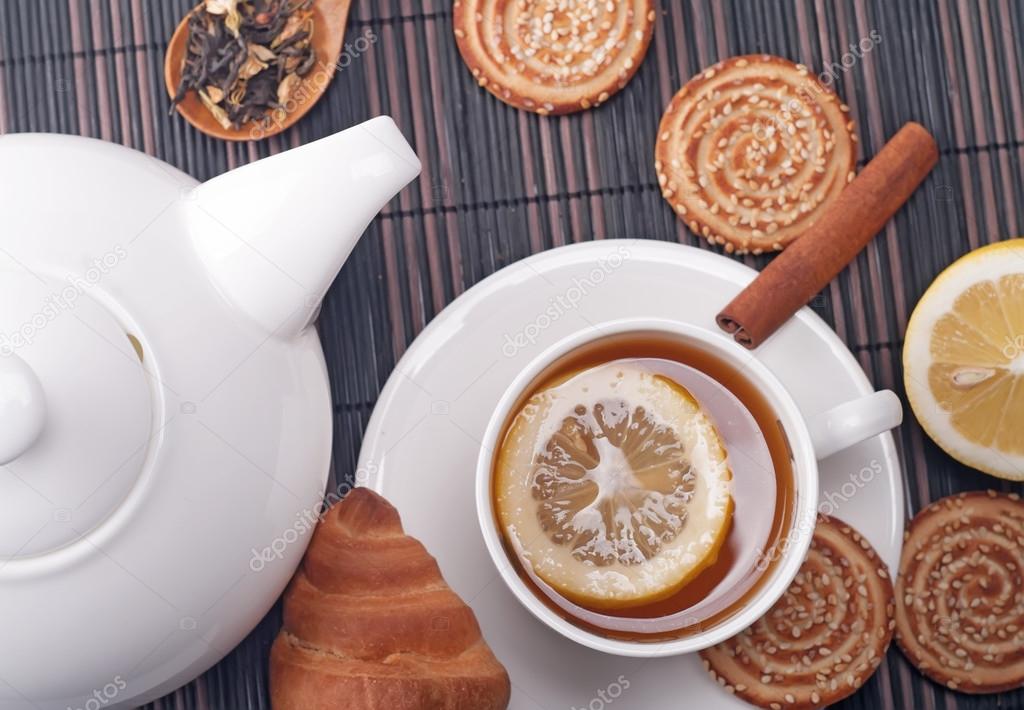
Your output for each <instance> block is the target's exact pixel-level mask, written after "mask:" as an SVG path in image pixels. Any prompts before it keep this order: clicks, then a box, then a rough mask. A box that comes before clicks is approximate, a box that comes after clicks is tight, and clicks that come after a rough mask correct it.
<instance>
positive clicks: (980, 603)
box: [896, 491, 1024, 693]
mask: <svg viewBox="0 0 1024 710" xmlns="http://www.w3.org/2000/svg"><path fill="white" fill-rule="evenodd" d="M1021 590H1024V502H1022V501H1021V499H1020V496H1019V495H1017V494H1016V493H1011V494H1005V493H996V492H995V491H975V492H973V493H961V494H959V495H955V496H949V497H948V498H943V499H941V500H938V501H936V502H934V503H932V504H931V505H929V506H928V507H927V508H925V509H924V510H922V511H921V512H920V513H918V514H917V516H916V517H915V518H914V520H913V521H912V522H911V523H910V527H909V528H908V530H907V534H906V541H905V543H904V546H903V557H902V559H901V560H900V576H899V580H898V581H897V583H896V642H897V644H898V645H899V647H900V648H901V649H903V653H905V654H906V656H907V657H908V658H909V659H910V661H911V662H912V663H913V664H914V665H915V666H917V669H918V670H919V671H921V672H922V673H924V674H925V675H926V676H928V677H929V678H931V679H932V680H934V681H936V682H937V683H942V684H943V685H945V686H946V687H947V688H950V689H951V690H959V691H961V692H964V693H995V692H998V691H1003V690H1010V689H1011V688H1019V687H1021V686H1024V593H1022V591H1021Z"/></svg>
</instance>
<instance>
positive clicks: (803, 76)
mask: <svg viewBox="0 0 1024 710" xmlns="http://www.w3.org/2000/svg"><path fill="white" fill-rule="evenodd" d="M848 113H849V107H847V106H846V105H845V104H843V103H841V102H840V100H839V98H838V97H837V96H836V95H835V94H834V93H832V92H831V91H830V90H828V89H827V88H825V86H823V85H822V84H821V82H819V81H818V79H817V77H815V76H814V75H813V74H811V73H810V72H809V71H808V70H807V67H805V66H803V65H800V64H794V63H793V62H790V61H788V60H786V59H780V58H779V57H772V56H768V55H756V56H755V55H751V56H744V57H733V58H732V59H728V60H726V61H724V62H719V63H718V64H715V65H714V66H712V67H710V68H709V69H706V70H705V71H704V72H702V73H701V74H698V75H697V76H695V77H694V78H693V79H691V80H690V81H689V82H688V83H687V84H686V86H684V87H683V88H682V89H681V90H680V91H679V93H678V94H676V95H675V97H674V98H673V99H672V102H671V103H670V104H669V107H668V111H666V113H665V116H664V117H663V118H662V119H661V128H660V129H659V131H658V144H657V147H656V149H655V170H656V171H657V174H658V182H659V183H660V185H661V191H662V194H663V195H664V196H665V199H666V200H668V202H669V204H671V205H672V207H673V209H675V211H676V213H677V214H678V215H679V217H680V219H682V220H683V221H684V222H686V224H687V225H689V227H690V229H692V230H693V231H694V232H695V233H697V234H698V235H700V236H703V237H704V238H706V239H707V240H708V241H709V242H711V243H712V244H722V245H724V246H725V250H726V251H728V252H733V251H735V252H738V253H741V254H742V253H746V252H753V253H755V254H760V253H762V252H765V251H770V250H776V251H777V250H780V249H783V248H784V247H785V246H786V245H787V244H789V243H790V242H792V241H793V240H794V239H796V238H797V237H799V236H800V235H801V234H803V232H804V231H805V230H806V229H807V228H808V227H809V226H810V225H811V224H813V223H814V221H815V220H816V219H817V218H818V216H819V215H820V214H821V211H822V209H823V208H824V207H825V206H826V205H827V204H828V203H829V202H830V201H831V200H833V199H834V198H835V197H836V196H837V195H838V194H839V193H840V191H842V189H843V187H845V186H846V184H847V183H848V182H850V181H851V180H853V176H854V166H855V165H856V158H857V150H856V145H855V144H856V140H857V137H856V135H855V134H854V131H853V128H854V126H853V122H852V121H851V120H850V119H849V117H848V115H847V114H848Z"/></svg>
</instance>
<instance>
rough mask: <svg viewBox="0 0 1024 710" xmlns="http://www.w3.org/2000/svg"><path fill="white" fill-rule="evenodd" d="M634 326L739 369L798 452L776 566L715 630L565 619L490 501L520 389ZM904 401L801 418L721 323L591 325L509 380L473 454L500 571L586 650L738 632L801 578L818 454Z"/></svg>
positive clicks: (863, 435)
mask: <svg viewBox="0 0 1024 710" xmlns="http://www.w3.org/2000/svg"><path fill="white" fill-rule="evenodd" d="M629 334H635V335H637V336H640V337H643V336H650V335H655V336H657V337H659V338H668V339H674V340H676V341H682V342H683V343H685V344H686V345H687V346H689V347H691V348H698V349H700V350H703V351H705V352H707V353H709V354H711V355H713V356H714V357H716V358H717V359H719V360H721V361H723V362H725V363H726V364H728V365H730V366H732V367H733V368H735V369H736V370H738V371H741V372H742V373H743V375H744V377H745V378H746V379H748V380H749V381H750V383H751V384H753V385H754V386H756V387H757V388H758V390H759V391H760V393H761V395H762V396H763V397H764V398H765V400H767V402H768V404H769V406H770V407H771V409H772V410H773V412H774V413H775V414H776V416H777V417H778V421H779V425H780V426H781V428H782V430H783V432H784V433H785V435H786V437H787V439H788V442H789V446H790V449H791V452H792V469H793V478H794V481H793V488H794V493H795V496H794V497H795V500H794V502H793V510H792V520H793V523H792V526H791V528H790V529H789V531H788V532H787V533H786V534H785V541H784V542H785V544H783V545H781V546H780V547H779V555H780V557H779V559H778V560H777V561H776V563H775V564H773V565H771V566H770V567H769V568H768V569H767V571H766V572H765V574H767V575H769V578H768V579H766V580H764V581H763V582H762V583H761V584H760V586H759V588H758V590H757V591H756V592H755V593H754V595H753V596H751V597H750V598H749V600H748V601H747V602H746V603H745V605H744V606H743V607H742V608H741V609H740V610H739V611H737V612H736V613H735V614H733V615H732V616H730V617H728V618H726V619H725V620H723V621H721V622H720V623H718V624H717V625H713V626H710V627H709V628H700V629H699V630H695V631H689V632H688V633H687V634H686V635H685V636H682V637H681V638H677V639H671V640H658V641H625V640H619V639H616V638H609V637H606V636H603V635H601V634H599V633H594V632H591V631H588V630H586V629H584V628H581V627H580V626H577V625H575V624H573V623H572V622H570V621H568V620H566V619H565V618H563V617H562V616H560V615H559V614H558V613H556V612H555V611H553V610H552V609H551V608H550V607H549V606H548V605H547V604H545V603H544V602H543V601H542V600H541V599H540V598H538V597H537V595H536V593H535V592H534V591H533V590H532V589H530V587H529V586H528V585H527V584H526V583H525V582H524V581H523V579H522V578H521V577H520V576H519V574H518V572H517V571H516V568H515V566H514V565H513V564H512V561H511V560H510V559H509V556H508V553H507V552H506V548H505V545H504V544H503V542H502V533H501V531H500V530H499V529H498V525H497V520H496V516H495V513H494V509H493V500H494V497H493V495H492V483H493V467H494V456H495V454H496V453H497V450H498V447H499V446H500V445H501V440H500V438H501V436H502V433H503V431H504V429H505V426H506V424H507V422H508V421H509V419H510V418H511V417H512V416H513V415H514V414H515V409H516V408H517V406H519V404H520V402H521V399H522V397H523V395H524V394H525V393H527V392H529V391H530V389H531V388H532V387H533V386H534V385H535V383H536V382H537V381H538V379H539V378H540V377H541V376H542V375H543V374H544V373H545V371H546V370H548V368H550V367H551V366H552V365H553V364H555V363H556V362H557V361H559V360H560V359H561V358H563V357H564V356H566V355H568V354H569V353H572V352H573V351H576V350H577V349H579V348H582V347H584V346H587V345H591V344H593V343H596V342H599V341H601V340H604V339H606V338H611V337H616V336H623V335H629ZM902 420H903V409H902V405H901V404H900V401H899V398H898V397H897V396H896V395H895V394H894V393H893V392H891V391H889V390H885V391H882V392H875V393H873V394H870V395H867V396H866V397H863V398H861V399H857V400H853V401H851V402H847V403H845V404H842V405H840V406H838V407H835V408H834V409H832V410H830V411H828V412H824V413H821V414H819V415H816V416H814V417H813V419H808V418H805V416H804V414H802V413H801V412H800V410H799V409H798V408H797V406H796V403H795V402H794V401H793V398H792V397H791V396H790V395H789V392H787V391H786V389H785V387H783V385H782V383H780V382H779V380H778V379H777V378H776V377H775V375H773V374H772V373H771V372H770V371H769V370H768V368H766V367H765V366H764V365H763V364H761V362H760V361H759V360H757V358H756V357H754V355H753V354H751V353H750V352H749V351H748V350H746V349H744V348H743V347H741V346H740V345H738V344H736V343H735V342H734V341H733V340H732V339H731V338H729V337H727V336H725V335H724V334H722V333H719V332H717V331H710V330H705V329H702V328H698V327H695V326H692V325H687V324H684V323H677V322H674V321H669V320H660V319H659V320H653V319H627V320H618V321H612V322H608V323H603V324H600V325H597V326H595V327H593V328H588V329H587V330H585V331H580V332H577V333H575V334H573V335H570V336H568V337H567V338H565V339H563V340H562V341H560V342H558V343H556V344H555V345H553V346H551V347H550V348H548V349H547V350H545V351H544V352H543V353H541V354H540V355H539V356H538V357H537V358H535V359H534V360H533V361H532V362H531V363H530V364H529V365H528V366H527V367H526V368H525V369H524V370H523V371H522V372H521V373H520V374H519V376H518V377H516V379H515V380H514V381H513V382H512V384H511V385H509V387H508V389H507V390H506V391H505V394H504V395H503V396H502V398H501V400H500V401H499V402H498V405H497V407H496V409H495V411H494V413H493V415H492V416H491V419H490V422H489V423H488V425H487V429H486V430H485V432H484V438H483V446H482V447H481V450H480V456H479V458H478V460H477V470H476V504H477V514H478V517H479V521H480V529H481V531H482V532H483V536H484V542H485V543H486V545H487V550H488V552H489V553H490V555H491V558H492V559H493V560H494V563H495V565H496V566H497V567H498V571H499V572H500V573H501V577H502V579H504V580H505V584H507V585H508V587H509V589H511V590H512V593H513V594H515V596H516V598H518V599H519V601H520V602H521V603H522V604H523V606H525V607H526V608H527V609H528V610H529V611H530V612H531V613H532V614H533V615H534V616H536V617H537V618H538V619H540V620H541V621H542V622H544V623H545V624H547V625H548V626H550V627H551V628H552V629H554V630H555V631H557V632H558V633H560V634H562V635H563V636H565V637H566V638H568V639H571V640H573V641H575V642H577V643H580V644H582V645H584V646H587V647H589V648H593V649H596V650H598V651H604V652H606V653H612V654H616V655H620V656H637V657H658V656H674V655H679V654H683V653H691V652H693V651H699V650H701V649H704V648H707V647H709V646H713V645H715V644H716V643H719V642H721V641H723V640H725V639H728V638H730V637H732V636H735V635H736V634H737V633H739V632H740V631H742V630H743V629H745V628H747V627H748V626H750V625H751V624H752V623H754V622H755V621H757V619H759V618H760V617H761V616H763V615H764V614H765V613H766V612H767V611H768V610H769V609H770V608H771V606H772V605H773V604H774V603H775V602H776V601H777V600H778V599H779V597H781V596H782V594H783V593H784V592H785V591H786V589H787V588H788V587H789V584H790V582H792V580H793V578H794V577H795V576H796V573H797V571H798V570H799V568H800V565H801V564H802V562H803V559H804V557H805V555H806V553H807V550H808V548H809V546H810V543H811V536H812V534H813V530H814V520H815V515H816V512H817V511H816V507H817V503H818V460H820V459H824V458H826V457H828V456H830V455H832V454H834V453H836V452H838V451H841V450H843V449H846V448H849V447H850V446H853V445H854V444H857V443H859V442H861V441H864V440H865V439H868V438H870V437H872V436H877V435H878V434H881V433H883V432H885V431H888V430H889V429H892V428H894V427H896V426H899V425H900V423H901V422H902Z"/></svg>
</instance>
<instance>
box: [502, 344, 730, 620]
mask: <svg viewBox="0 0 1024 710" xmlns="http://www.w3.org/2000/svg"><path fill="white" fill-rule="evenodd" d="M731 480H732V472H731V471H730V469H729V465H728V461H727V456H726V450H725V446H724V445H723V443H722V441H721V438H720V437H719V434H718V431H717V430H716V428H715V426H714V424H713V423H712V421H711V419H710V418H709V417H708V415H707V414H706V413H705V412H704V410H703V409H702V408H701V407H700V405H699V404H698V403H697V401H696V400H695V399H694V398H693V396H692V395H691V394H690V393H689V392H688V391H687V390H686V389H685V388H684V387H682V386H681V385H679V384H677V383H675V382H673V381H672V380H670V379H668V378H667V377H664V376H662V375H659V374H656V373H652V372H649V371H647V370H646V369H643V368H641V367H639V366H638V365H636V364H635V363H630V362H629V361H617V362H612V363H608V364H605V365H600V366H598V367H594V368H590V369H587V370H584V371H582V372H578V373H576V374H574V375H572V376H570V377H568V378H567V379H563V380H562V381H560V382H555V383H553V384H551V385H548V386H546V387H544V388H543V389H541V390H540V391H539V392H537V393H536V394H534V395H533V396H532V397H531V398H530V399H529V401H527V402H526V404H525V405H524V406H523V407H522V408H521V410H520V411H519V412H518V413H517V414H516V416H515V418H514V419H513V421H512V423H511V426H510V427H509V430H508V433H507V434H506V436H505V439H504V441H503V442H502V446H501V450H500V452H499V454H498V459H497V465H496V470H495V492H496V495H495V503H496V507H497V513H498V520H499V522H500V524H501V527H502V529H503V530H504V532H505V535H506V539H507V540H508V541H509V542H510V544H511V545H512V547H513V548H515V550H516V552H517V554H518V555H519V557H520V559H521V560H522V561H523V563H524V564H526V565H529V566H530V568H531V569H532V570H533V571H534V573H536V574H537V576H538V577H540V578H541V579H542V580H543V581H544V582H546V583H547V584H548V585H550V586H551V587H552V588H554V589H555V590H556V591H557V592H558V593H559V594H561V595H562V596H564V597H566V598H567V599H569V600H571V601H573V602H575V603H577V604H582V605H584V606H589V607H592V608H597V609H615V608H628V607H634V606H640V605H643V604H647V603H651V602H655V601H658V600H661V599H664V598H666V597H668V596H671V595H672V594H673V593H675V592H676V591H678V590H679V589H680V588H682V587H683V586H684V585H685V584H687V583H688V582H689V581H690V580H692V579H693V578H694V577H695V576H696V575H697V574H698V573H699V572H700V571H701V570H703V569H704V568H705V567H707V566H708V565H711V564H712V563H714V561H715V559H716V558H717V555H718V550H719V548H720V547H721V546H722V543H723V542H724V541H725V536H726V533H727V532H728V528H729V523H730V521H731V518H732V511H733V503H732V497H731V495H730V482H731Z"/></svg>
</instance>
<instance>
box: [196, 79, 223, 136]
mask: <svg viewBox="0 0 1024 710" xmlns="http://www.w3.org/2000/svg"><path fill="white" fill-rule="evenodd" d="M199 100H200V101H202V102H203V106H205V107H206V110H207V111H209V112H210V113H211V114H213V117H214V118H216V119H217V123H219V124H220V125H222V126H223V127H224V128H231V119H230V118H228V114H227V111H225V110H224V109H222V108H221V107H220V106H218V105H217V104H216V103H215V102H214V101H213V99H211V98H210V95H209V94H207V93H206V91H204V90H202V89H200V91H199Z"/></svg>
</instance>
